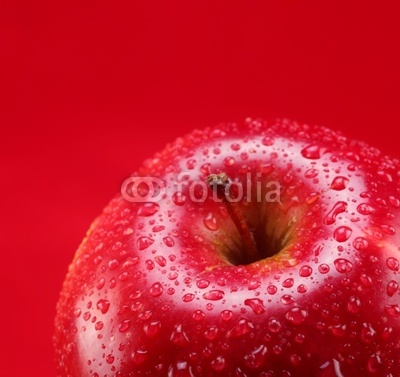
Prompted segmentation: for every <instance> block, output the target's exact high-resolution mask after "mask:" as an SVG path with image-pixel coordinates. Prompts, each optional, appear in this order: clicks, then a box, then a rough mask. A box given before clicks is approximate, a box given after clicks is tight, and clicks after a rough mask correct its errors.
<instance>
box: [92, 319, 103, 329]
mask: <svg viewBox="0 0 400 377" xmlns="http://www.w3.org/2000/svg"><path fill="white" fill-rule="evenodd" d="M103 327H104V323H103V322H101V321H98V322H96V323H95V325H94V328H95V329H96V330H97V331H100V330H101V329H102V328H103Z"/></svg>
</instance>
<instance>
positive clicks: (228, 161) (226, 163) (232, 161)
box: [224, 156, 235, 167]
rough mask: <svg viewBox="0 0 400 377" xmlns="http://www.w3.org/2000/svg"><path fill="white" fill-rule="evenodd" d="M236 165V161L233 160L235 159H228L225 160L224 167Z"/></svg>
mask: <svg viewBox="0 0 400 377" xmlns="http://www.w3.org/2000/svg"><path fill="white" fill-rule="evenodd" d="M234 164H235V159H234V158H233V157H230V156H229V157H226V158H225V159H224V165H225V166H226V167H229V166H232V165H234Z"/></svg>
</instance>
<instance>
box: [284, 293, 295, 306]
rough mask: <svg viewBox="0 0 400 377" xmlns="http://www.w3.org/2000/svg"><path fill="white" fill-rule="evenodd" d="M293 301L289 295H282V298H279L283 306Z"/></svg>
mask: <svg viewBox="0 0 400 377" xmlns="http://www.w3.org/2000/svg"><path fill="white" fill-rule="evenodd" d="M294 301H295V299H294V298H293V296H291V295H282V297H281V303H282V304H284V305H289V304H293V303H294Z"/></svg>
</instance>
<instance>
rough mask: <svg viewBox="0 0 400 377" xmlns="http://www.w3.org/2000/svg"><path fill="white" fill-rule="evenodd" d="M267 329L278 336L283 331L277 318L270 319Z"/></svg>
mask: <svg viewBox="0 0 400 377" xmlns="http://www.w3.org/2000/svg"><path fill="white" fill-rule="evenodd" d="M267 328H268V330H269V331H270V332H272V333H273V334H277V333H278V332H280V331H281V330H282V325H281V323H280V322H279V321H278V320H277V319H276V318H270V319H269V321H268V323H267Z"/></svg>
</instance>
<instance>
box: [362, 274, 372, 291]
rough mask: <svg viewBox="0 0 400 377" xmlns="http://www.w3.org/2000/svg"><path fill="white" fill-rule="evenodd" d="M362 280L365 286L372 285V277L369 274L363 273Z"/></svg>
mask: <svg viewBox="0 0 400 377" xmlns="http://www.w3.org/2000/svg"><path fill="white" fill-rule="evenodd" d="M360 282H361V284H362V285H363V286H364V287H367V288H369V287H372V279H371V277H370V276H368V275H367V274H365V273H363V274H361V275H360Z"/></svg>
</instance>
